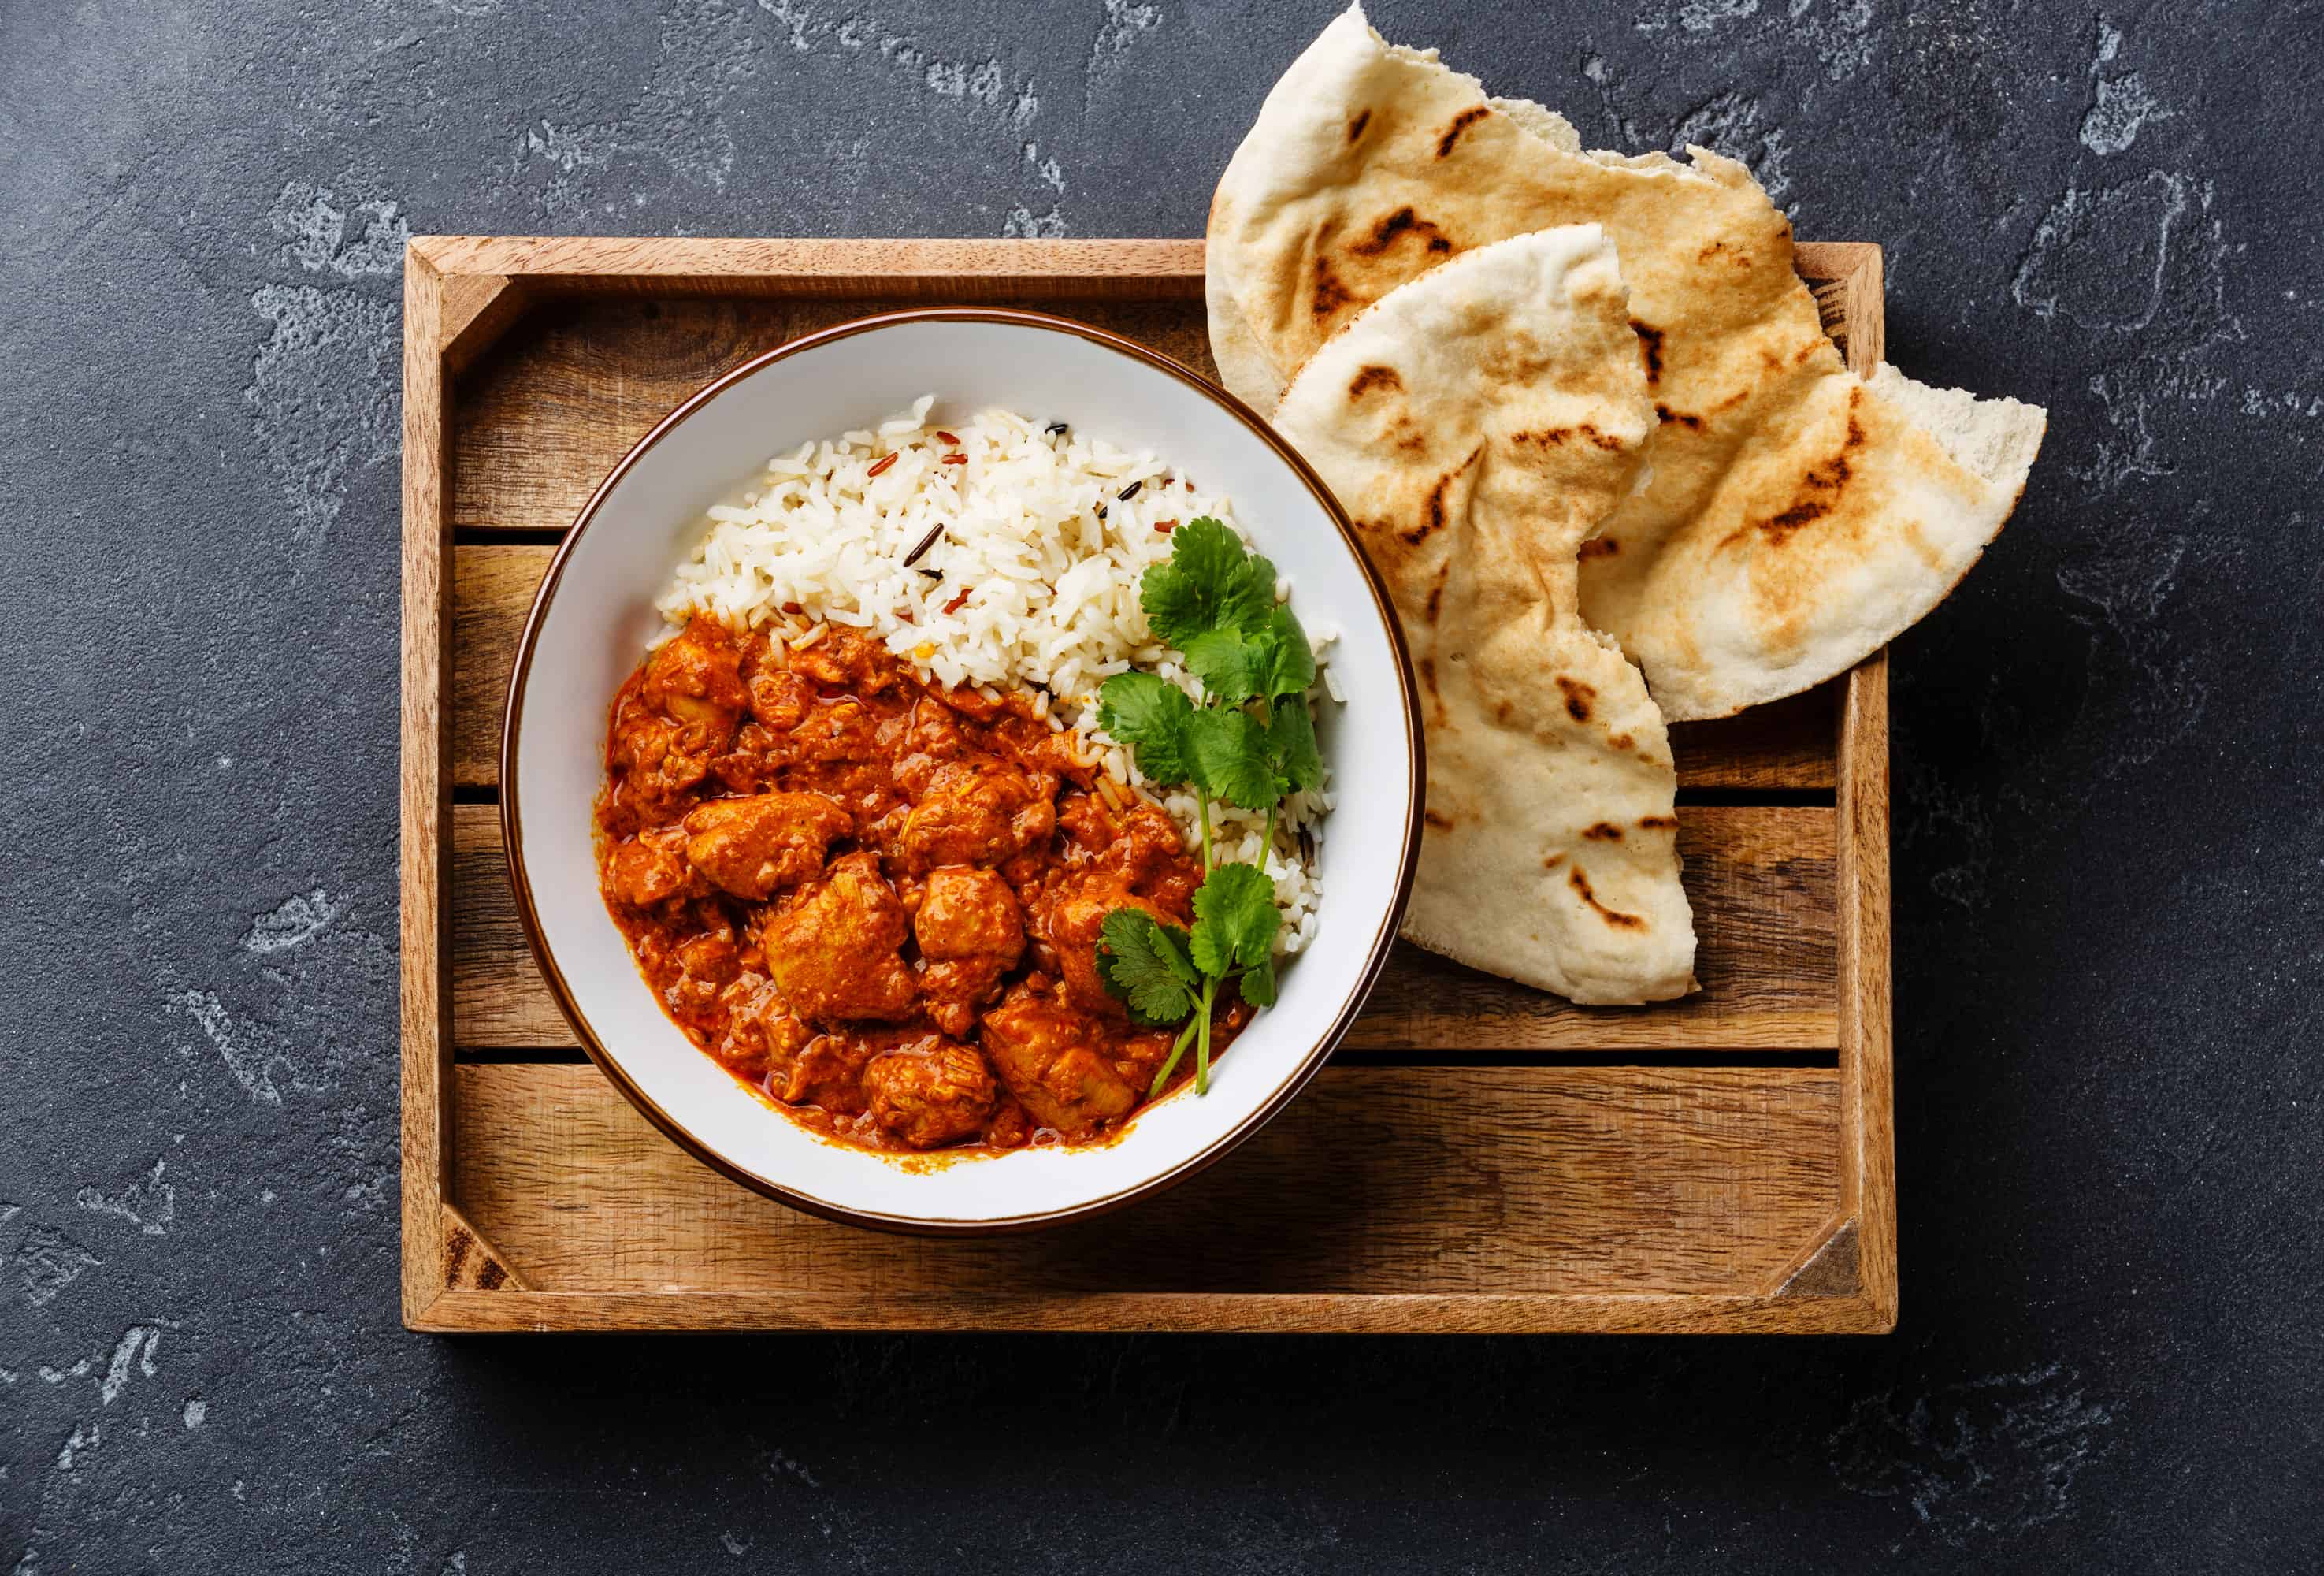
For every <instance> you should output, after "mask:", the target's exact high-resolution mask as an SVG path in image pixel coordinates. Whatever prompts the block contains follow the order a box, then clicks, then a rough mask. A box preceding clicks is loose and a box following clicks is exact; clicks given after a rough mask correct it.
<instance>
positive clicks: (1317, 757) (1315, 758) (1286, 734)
mask: <svg viewBox="0 0 2324 1576" xmlns="http://www.w3.org/2000/svg"><path fill="white" fill-rule="evenodd" d="M1267 742H1268V758H1269V760H1270V761H1271V762H1272V764H1273V765H1274V768H1275V770H1276V771H1277V773H1278V774H1281V775H1282V777H1283V778H1284V780H1285V781H1286V782H1287V783H1290V784H1291V786H1292V787H1293V788H1295V789H1305V788H1321V787H1322V786H1323V753H1322V752H1321V751H1319V750H1318V749H1316V747H1315V719H1314V718H1313V717H1312V716H1310V715H1308V711H1307V702H1306V700H1305V699H1304V698H1302V697H1300V696H1296V695H1295V696H1293V697H1291V698H1290V699H1289V700H1283V701H1280V702H1278V703H1277V705H1276V708H1275V718H1274V720H1273V721H1272V722H1271V723H1269V724H1268V730H1267Z"/></svg>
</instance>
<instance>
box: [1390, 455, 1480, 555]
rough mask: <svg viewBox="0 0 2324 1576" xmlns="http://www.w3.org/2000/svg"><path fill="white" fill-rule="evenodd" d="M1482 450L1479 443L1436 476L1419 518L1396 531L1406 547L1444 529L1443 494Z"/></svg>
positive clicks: (1466, 472)
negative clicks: (1467, 456)
mask: <svg viewBox="0 0 2324 1576" xmlns="http://www.w3.org/2000/svg"><path fill="white" fill-rule="evenodd" d="M1484 452H1485V446H1484V445H1483V444H1481V443H1480V444H1479V445H1477V447H1476V448H1474V449H1472V450H1470V451H1469V458H1468V459H1464V460H1462V462H1461V463H1460V464H1458V465H1456V466H1454V467H1453V468H1452V469H1451V470H1448V471H1446V472H1445V473H1444V474H1443V476H1440V477H1437V478H1436V485H1435V486H1434V487H1430V488H1429V489H1428V497H1427V499H1426V501H1425V502H1424V503H1423V504H1422V505H1421V506H1420V518H1419V519H1418V520H1416V521H1415V522H1414V523H1413V524H1410V525H1408V526H1406V528H1405V529H1404V530H1402V531H1399V532H1397V536H1398V537H1399V538H1401V539H1402V541H1403V542H1404V544H1405V545H1406V547H1418V546H1419V545H1420V544H1421V543H1422V542H1425V541H1427V540H1428V539H1429V538H1430V537H1432V536H1434V535H1435V534H1436V533H1438V532H1439V531H1442V530H1443V529H1444V525H1445V523H1446V521H1448V520H1449V519H1450V518H1451V515H1449V514H1448V513H1447V511H1446V509H1445V507H1444V495H1445V494H1446V493H1448V492H1450V491H1451V490H1452V486H1453V484H1454V483H1456V482H1458V481H1459V480H1460V479H1461V478H1462V477H1464V476H1466V475H1468V474H1469V468H1470V467H1471V466H1473V465H1475V464H1476V463H1477V461H1478V460H1479V459H1480V458H1482V457H1483V455H1484Z"/></svg>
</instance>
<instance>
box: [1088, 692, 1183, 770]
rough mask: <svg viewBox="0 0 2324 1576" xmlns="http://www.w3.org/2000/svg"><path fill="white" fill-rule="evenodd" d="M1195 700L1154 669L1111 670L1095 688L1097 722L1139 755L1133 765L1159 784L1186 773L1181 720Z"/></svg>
mask: <svg viewBox="0 0 2324 1576" xmlns="http://www.w3.org/2000/svg"><path fill="white" fill-rule="evenodd" d="M1193 718H1194V702H1193V701H1191V700H1187V699H1186V692H1185V691H1184V690H1181V689H1180V688H1178V686H1177V685H1176V684H1174V683H1172V682H1171V681H1169V680H1167V679H1166V678H1163V677H1162V676H1161V675H1160V674H1158V673H1139V672H1130V673H1116V674H1114V675H1113V677H1111V678H1110V679H1108V680H1107V681H1105V684H1104V686H1103V687H1102V689H1100V690H1099V691H1098V710H1097V725H1098V726H1099V727H1100V728H1103V729H1104V730H1105V731H1106V732H1107V733H1109V734H1111V735H1112V736H1113V737H1114V738H1115V740H1116V741H1118V742H1119V743H1121V744H1125V745H1128V746H1130V748H1131V749H1133V750H1135V751H1136V752H1137V755H1138V769H1139V771H1141V772H1143V773H1145V774H1146V778H1147V781H1148V782H1150V783H1155V784H1156V785H1157V786H1159V787H1164V788H1169V787H1174V786H1176V784H1178V783H1184V782H1185V780H1186V778H1187V776H1188V765H1187V752H1186V725H1187V723H1188V722H1190V721H1191V720H1193Z"/></svg>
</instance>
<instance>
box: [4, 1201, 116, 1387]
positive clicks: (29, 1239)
mask: <svg viewBox="0 0 2324 1576" xmlns="http://www.w3.org/2000/svg"><path fill="white" fill-rule="evenodd" d="M12 1262H13V1263H14V1265H15V1266H16V1275H17V1281H18V1284H19V1285H20V1286H21V1287H22V1288H23V1293H24V1300H25V1301H26V1302H28V1303H32V1306H34V1307H35V1308H38V1307H41V1306H42V1305H44V1304H46V1303H51V1302H54V1301H55V1300H56V1297H57V1294H58V1293H60V1292H62V1291H63V1290H64V1289H65V1288H66V1287H67V1286H69V1285H71V1284H73V1283H74V1282H75V1281H77V1280H78V1279H80V1278H81V1276H83V1275H87V1274H88V1272H89V1271H91V1270H93V1269H95V1268H97V1265H100V1264H102V1263H104V1262H105V1261H104V1260H102V1259H100V1258H98V1257H97V1255H95V1254H93V1253H91V1252H89V1250H88V1249H87V1248H86V1247H82V1246H81V1245H80V1244H79V1243H78V1242H75V1241H74V1240H73V1239H72V1238H69V1237H67V1236H66V1235H65V1234H64V1233H63V1232H61V1231H59V1230H57V1229H56V1228H53V1227H49V1226H36V1227H34V1228H32V1230H31V1231H29V1232H27V1233H26V1234H25V1237H24V1240H23V1242H22V1243H21V1244H19V1245H18V1246H17V1248H16V1253H15V1256H14V1259H13V1260H12ZM80 1371H81V1372H84V1373H86V1372H87V1371H88V1367H87V1365H86V1363H84V1364H83V1365H82V1367H81V1369H80Z"/></svg>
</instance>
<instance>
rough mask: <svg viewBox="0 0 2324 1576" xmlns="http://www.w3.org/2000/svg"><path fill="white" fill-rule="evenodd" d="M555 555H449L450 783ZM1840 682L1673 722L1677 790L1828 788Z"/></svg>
mask: <svg viewBox="0 0 2324 1576" xmlns="http://www.w3.org/2000/svg"><path fill="white" fill-rule="evenodd" d="M492 486H493V484H491V483H487V482H482V481H480V482H478V483H476V484H475V485H474V486H472V487H470V488H469V489H467V490H470V491H475V492H488V491H490V490H491V487H492ZM556 551H557V550H556V549H555V548H553V547H548V546H542V545H536V544H533V543H529V542H467V543H463V544H461V545H459V546H457V547H455V548H454V549H453V550H452V629H453V659H452V774H453V777H452V780H453V781H454V782H455V783H458V784H459V785H460V786H461V787H463V788H493V787H497V786H498V785H499V783H500V770H501V762H500V752H501V727H500V725H501V711H502V707H503V703H504V702H505V701H506V700H507V698H508V681H509V668H510V665H511V664H512V663H514V662H515V661H516V644H517V640H518V638H519V636H521V635H522V634H523V633H524V620H525V615H526V614H527V613H529V612H530V611H531V609H532V598H533V593H534V592H535V591H537V590H538V589H539V587H540V577H541V575H542V574H543V573H544V572H545V571H546V570H548V568H549V559H550V558H551V557H552V556H554V555H555V553H556ZM1842 682H1844V681H1834V682H1832V683H1830V684H1825V685H1821V686H1820V687H1818V688H1817V689H1814V690H1812V691H1809V692H1808V693H1806V694H1804V695H1798V696H1794V697H1793V698H1792V699H1790V700H1779V701H1776V702H1775V704H1774V705H1772V706H1755V707H1753V708H1752V709H1749V710H1748V711H1745V712H1742V713H1740V714H1739V715H1738V716H1735V717H1729V718H1720V720H1719V721H1717V722H1686V723H1681V724H1679V725H1678V726H1677V727H1676V728H1673V729H1672V730H1671V749H1672V753H1673V755H1674V756H1675V757H1676V759H1677V762H1678V781H1679V786H1680V788H1681V789H1734V788H1739V789H1751V790H1770V789H1786V788H1789V789H1803V790H1807V791H1810V792H1813V791H1817V790H1825V791H1828V790H1830V789H1831V786H1832V746H1833V741H1834V740H1835V739H1836V738H1837V737H1839V729H1840V688H1841V684H1842Z"/></svg>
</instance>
